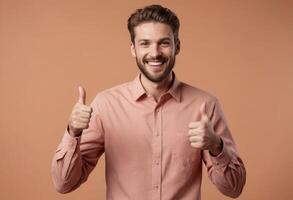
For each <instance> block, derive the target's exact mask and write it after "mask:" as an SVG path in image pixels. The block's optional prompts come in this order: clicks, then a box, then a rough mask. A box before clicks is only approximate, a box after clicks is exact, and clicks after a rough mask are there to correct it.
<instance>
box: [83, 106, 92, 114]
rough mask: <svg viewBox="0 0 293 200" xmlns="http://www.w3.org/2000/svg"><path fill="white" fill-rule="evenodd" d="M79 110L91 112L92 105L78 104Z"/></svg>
mask: <svg viewBox="0 0 293 200" xmlns="http://www.w3.org/2000/svg"><path fill="white" fill-rule="evenodd" d="M80 110H81V111H83V112H88V113H92V112H93V109H92V107H90V106H86V105H82V106H80Z"/></svg>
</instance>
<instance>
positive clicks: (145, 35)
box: [134, 22, 174, 40]
mask: <svg viewBox="0 0 293 200" xmlns="http://www.w3.org/2000/svg"><path fill="white" fill-rule="evenodd" d="M134 32H135V40H141V39H145V40H160V39H161V38H166V37H167V38H170V39H173V38H174V35H173V31H172V29H171V27H170V26H169V25H168V24H164V23H160V22H144V23H141V24H139V25H138V26H136V27H135V28H134Z"/></svg>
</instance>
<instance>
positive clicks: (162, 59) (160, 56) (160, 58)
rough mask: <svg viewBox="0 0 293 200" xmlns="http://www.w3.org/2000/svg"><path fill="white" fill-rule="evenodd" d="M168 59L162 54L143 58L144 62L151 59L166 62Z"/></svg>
mask: <svg viewBox="0 0 293 200" xmlns="http://www.w3.org/2000/svg"><path fill="white" fill-rule="evenodd" d="M166 60H167V59H166V58H165V57H164V56H162V55H158V56H156V57H145V58H143V61H144V62H150V61H162V62H165V61H166Z"/></svg>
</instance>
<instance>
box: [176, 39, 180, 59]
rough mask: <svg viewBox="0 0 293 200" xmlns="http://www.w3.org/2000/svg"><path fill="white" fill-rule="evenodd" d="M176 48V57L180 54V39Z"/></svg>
mask: <svg viewBox="0 0 293 200" xmlns="http://www.w3.org/2000/svg"><path fill="white" fill-rule="evenodd" d="M175 48H176V49H175V55H177V54H179V52H180V40H179V38H178V39H177V41H176V44H175Z"/></svg>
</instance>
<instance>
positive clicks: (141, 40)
mask: <svg viewBox="0 0 293 200" xmlns="http://www.w3.org/2000/svg"><path fill="white" fill-rule="evenodd" d="M164 40H170V41H171V38H169V37H164V38H161V39H159V41H158V42H161V41H164ZM148 41H150V40H149V39H139V40H138V41H137V42H148Z"/></svg>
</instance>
